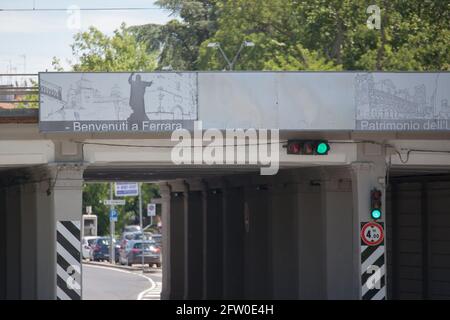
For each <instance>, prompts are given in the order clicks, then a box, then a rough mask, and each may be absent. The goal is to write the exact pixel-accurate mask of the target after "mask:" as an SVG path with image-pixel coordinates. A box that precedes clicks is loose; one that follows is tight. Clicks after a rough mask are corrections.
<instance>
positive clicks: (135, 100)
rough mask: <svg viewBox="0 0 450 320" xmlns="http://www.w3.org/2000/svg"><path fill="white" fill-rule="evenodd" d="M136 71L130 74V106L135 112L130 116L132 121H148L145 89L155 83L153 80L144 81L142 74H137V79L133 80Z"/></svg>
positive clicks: (129, 118) (129, 119)
mask: <svg viewBox="0 0 450 320" xmlns="http://www.w3.org/2000/svg"><path fill="white" fill-rule="evenodd" d="M133 75H134V72H133V73H131V74H130V76H129V78H128V83H129V84H130V107H131V109H132V110H133V113H132V114H131V115H130V116H129V117H128V121H130V122H138V121H148V120H149V119H148V117H147V114H146V113H145V101H144V95H145V89H146V88H147V87H150V86H151V85H152V84H153V81H150V82H148V81H142V79H141V75H139V74H138V75H136V79H135V80H133Z"/></svg>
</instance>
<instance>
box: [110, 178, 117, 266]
mask: <svg viewBox="0 0 450 320" xmlns="http://www.w3.org/2000/svg"><path fill="white" fill-rule="evenodd" d="M109 198H110V199H111V200H112V199H113V183H112V182H110V183H109ZM113 210H114V205H113V204H111V206H110V211H109V233H110V248H109V250H110V251H109V262H110V263H111V264H114V263H115V261H116V260H115V257H114V256H115V253H116V250H115V249H116V247H115V245H114V234H115V230H116V223H115V221H114V219H113V218H112V212H113Z"/></svg>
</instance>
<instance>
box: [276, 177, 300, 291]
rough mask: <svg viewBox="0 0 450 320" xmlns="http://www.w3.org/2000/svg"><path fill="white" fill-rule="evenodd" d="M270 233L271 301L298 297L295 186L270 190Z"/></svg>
mask: <svg viewBox="0 0 450 320" xmlns="http://www.w3.org/2000/svg"><path fill="white" fill-rule="evenodd" d="M269 191H270V193H271V199H272V200H271V210H270V225H271V229H272V238H271V239H270V241H271V243H272V245H271V247H272V274H273V276H272V277H273V284H272V287H273V298H274V299H298V297H299V274H300V270H299V241H298V239H299V232H298V220H299V214H298V209H299V208H298V206H299V203H298V196H297V192H298V191H297V185H296V184H287V185H285V184H277V185H273V186H272V187H271V188H270V190H269Z"/></svg>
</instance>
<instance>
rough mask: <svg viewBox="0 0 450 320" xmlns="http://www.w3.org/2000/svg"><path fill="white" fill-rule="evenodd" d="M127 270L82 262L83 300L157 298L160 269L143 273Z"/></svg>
mask: <svg viewBox="0 0 450 320" xmlns="http://www.w3.org/2000/svg"><path fill="white" fill-rule="evenodd" d="M145 276H146V277H147V278H151V279H152V280H153V281H151V280H148V279H147V278H146V277H143V276H142V274H141V272H140V271H138V272H127V271H124V270H119V269H113V268H105V267H100V266H92V265H87V264H83V299H84V300H136V299H138V298H141V299H145V300H156V299H157V298H159V292H157V291H160V283H161V269H159V270H157V271H155V272H152V273H145Z"/></svg>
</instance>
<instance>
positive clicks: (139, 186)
mask: <svg viewBox="0 0 450 320" xmlns="http://www.w3.org/2000/svg"><path fill="white" fill-rule="evenodd" d="M138 190H139V225H140V226H141V231H142V246H141V258H142V260H141V262H142V272H144V267H145V266H144V262H145V261H144V229H143V223H142V183H141V182H139V183H138Z"/></svg>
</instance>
